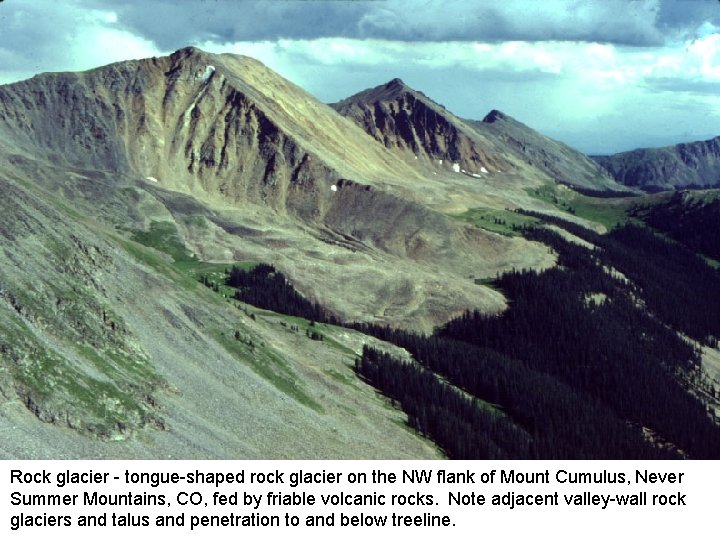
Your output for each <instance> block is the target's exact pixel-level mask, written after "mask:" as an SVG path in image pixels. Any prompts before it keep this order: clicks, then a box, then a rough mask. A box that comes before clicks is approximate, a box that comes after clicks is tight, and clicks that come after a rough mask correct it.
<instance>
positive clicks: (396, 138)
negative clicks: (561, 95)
mask: <svg viewBox="0 0 720 540" xmlns="http://www.w3.org/2000/svg"><path fill="white" fill-rule="evenodd" d="M332 107H333V108H334V109H335V110H337V111H338V112H339V113H340V114H342V115H344V116H347V117H348V118H351V119H352V120H354V121H355V122H356V123H357V124H358V125H359V126H361V127H362V128H363V129H364V130H365V131H366V132H367V133H369V134H370V135H372V136H373V137H374V138H375V139H376V140H378V141H380V142H381V143H382V144H383V145H384V146H385V147H387V148H391V149H400V150H402V151H404V152H405V153H406V157H409V158H414V159H423V160H424V161H429V162H432V163H433V164H434V165H444V167H445V168H447V169H452V168H454V169H455V172H460V171H461V170H462V171H467V172H468V173H469V174H476V175H482V174H488V173H490V172H498V171H501V170H504V169H508V168H510V166H511V165H510V163H508V161H507V159H506V158H505V157H504V156H503V155H502V154H501V150H500V149H498V148H496V145H495V143H494V142H493V141H492V140H488V139H486V138H485V137H484V136H483V135H481V134H478V133H476V132H474V131H473V130H472V129H471V128H470V127H469V126H468V125H466V124H465V123H464V122H463V121H462V120H460V119H459V118H457V117H456V116H455V115H453V114H452V113H451V112H450V111H448V110H446V109H445V108H444V107H442V106H441V105H439V104H437V103H435V102H434V101H432V100H431V99H429V98H428V97H427V96H425V95H424V94H422V93H421V92H418V91H416V90H413V89H412V88H410V87H409V86H407V85H406V84H405V83H404V82H403V81H402V80H400V79H393V80H392V81H390V82H388V83H387V84H384V85H382V86H378V87H376V88H371V89H369V90H365V91H363V92H360V93H358V94H355V95H353V96H350V97H349V98H347V99H344V100H342V101H340V102H338V103H334V104H332Z"/></svg>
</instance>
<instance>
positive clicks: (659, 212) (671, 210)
mask: <svg viewBox="0 0 720 540" xmlns="http://www.w3.org/2000/svg"><path fill="white" fill-rule="evenodd" d="M631 215H633V216H636V217H639V218H640V219H642V220H643V221H645V223H647V224H648V225H649V226H651V227H652V228H654V229H657V230H658V231H660V232H662V233H664V234H666V235H668V236H669V237H671V238H673V239H674V240H677V241H678V242H680V243H681V244H684V245H686V246H687V247H688V248H690V249H692V250H693V251H697V252H698V253H702V254H703V255H706V256H708V257H710V258H711V259H715V260H717V261H720V234H718V231H720V199H716V200H714V201H709V202H706V201H702V200H689V201H688V200H686V196H685V195H684V194H683V193H681V192H678V193H675V194H674V195H673V197H672V199H670V201H668V202H667V203H665V204H658V205H654V206H649V207H636V208H634V209H633V210H632V211H631Z"/></svg>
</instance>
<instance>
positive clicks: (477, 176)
mask: <svg viewBox="0 0 720 540" xmlns="http://www.w3.org/2000/svg"><path fill="white" fill-rule="evenodd" d="M472 176H474V177H475V178H482V174H475V173H472Z"/></svg>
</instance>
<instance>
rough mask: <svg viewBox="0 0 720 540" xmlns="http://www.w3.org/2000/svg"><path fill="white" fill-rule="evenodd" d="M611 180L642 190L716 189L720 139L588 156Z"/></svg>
mask: <svg viewBox="0 0 720 540" xmlns="http://www.w3.org/2000/svg"><path fill="white" fill-rule="evenodd" d="M592 159H593V160H595V161H596V162H597V163H598V164H600V165H601V166H602V167H604V168H605V169H606V170H607V171H608V172H609V173H610V174H611V175H613V176H614V177H615V179H616V180H617V181H618V182H620V183H623V184H625V185H627V186H632V187H639V188H641V189H645V190H663V189H669V190H672V189H682V188H688V187H695V188H709V187H716V186H719V185H720V136H718V137H713V138H711V139H707V140H703V141H694V142H688V143H679V144H675V145H670V146H663V147H657V148H638V149H636V150H630V151H627V152H620V153H618V154H612V155H609V156H592Z"/></svg>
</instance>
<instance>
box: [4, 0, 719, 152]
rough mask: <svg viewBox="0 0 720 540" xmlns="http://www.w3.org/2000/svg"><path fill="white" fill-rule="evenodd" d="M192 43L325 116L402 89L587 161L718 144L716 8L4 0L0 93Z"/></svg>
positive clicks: (541, 1) (473, 0)
mask: <svg viewBox="0 0 720 540" xmlns="http://www.w3.org/2000/svg"><path fill="white" fill-rule="evenodd" d="M187 45H195V46H197V47H200V48H202V49H204V50H206V51H209V52H234V53H238V54H245V55H248V56H252V57H254V58H257V59H258V60H260V61H262V62H264V63H265V64H266V65H268V66H269V67H270V68H272V69H274V70H275V71H277V72H278V73H280V74H281V75H283V76H284V77H286V78H288V79H290V80H292V81H293V82H295V83H296V84H298V85H300V86H301V87H303V88H305V89H306V90H307V91H309V92H310V93H312V94H313V95H315V96H316V97H317V98H318V99H320V100H322V101H325V102H332V101H338V100H340V99H342V98H345V97H347V96H349V95H352V94H354V93H356V92H359V91H361V90H363V89H365V88H369V87H373V86H377V85H379V84H383V83H385V82H387V81H389V80H390V79H393V78H395V77H400V78H402V79H403V80H404V81H405V82H406V83H407V84H408V85H410V86H412V87H413V88H415V89H417V90H420V91H422V92H423V93H425V94H426V95H427V96H429V97H430V98H432V99H434V100H435V101H437V102H439V103H441V104H442V105H444V106H445V107H447V108H448V109H449V110H451V111H452V112H454V113H455V114H457V115H458V116H460V117H463V118H469V119H482V118H483V117H484V116H485V114H487V112H489V111H490V110H491V109H499V110H501V111H503V112H505V113H506V114H509V115H511V116H513V117H515V118H516V119H517V120H520V121H521V122H524V123H525V124H527V125H529V126H531V127H533V128H535V129H537V130H539V131H541V132H542V133H544V134H546V135H549V136H551V137H554V138H556V139H559V140H561V141H563V142H565V143H568V144H570V145H571V146H574V147H575V148H578V149H580V150H582V151H584V152H586V153H592V154H603V153H612V152H619V151H623V150H629V149H632V148H637V147H646V146H661V145H667V144H674V143H678V142H685V141H692V140H702V139H708V138H711V137H714V136H717V135H720V127H719V126H718V123H719V122H718V120H720V1H718V0H464V1H461V0H444V1H435V0H412V1H411V0H370V1H364V0H356V1H352V0H338V1H335V0H260V1H258V0H182V1H176V0H63V1H62V2H58V1H57V0H4V1H3V0H0V84H5V83H10V82H14V81H17V80H21V79H25V78H28V77H31V76H32V75H34V74H36V73H39V72H45V71H69V70H83V69H89V68H92V67H96V66H99V65H103V64H107V63H110V62H115V61H119V60H125V59H131V58H143V57H149V56H160V55H163V54H168V53H170V52H172V51H174V50H177V49H179V48H182V47H184V46H187Z"/></svg>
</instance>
